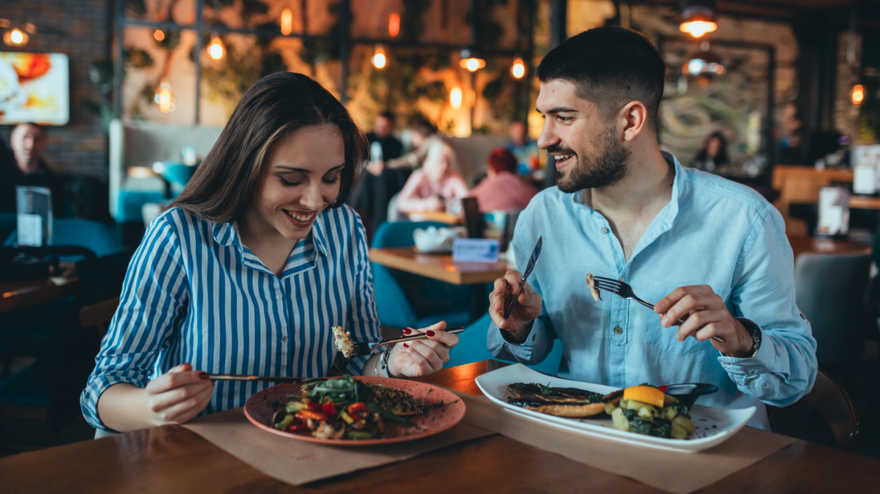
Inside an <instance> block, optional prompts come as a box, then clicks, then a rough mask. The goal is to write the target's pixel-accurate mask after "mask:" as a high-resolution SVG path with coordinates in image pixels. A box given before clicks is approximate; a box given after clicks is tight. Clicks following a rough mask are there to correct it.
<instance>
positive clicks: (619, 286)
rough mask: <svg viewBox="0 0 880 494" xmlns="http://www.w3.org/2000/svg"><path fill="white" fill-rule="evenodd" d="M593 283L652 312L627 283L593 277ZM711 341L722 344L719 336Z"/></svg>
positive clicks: (650, 306) (603, 277)
mask: <svg viewBox="0 0 880 494" xmlns="http://www.w3.org/2000/svg"><path fill="white" fill-rule="evenodd" d="M593 281H595V282H596V288H598V289H600V290H605V291H607V292H611V293H613V294H615V295H618V296H620V297H623V298H631V299H633V300H635V301H636V302H638V303H640V304H642V305H644V306H645V307H647V308H649V309H651V310H654V304H652V303H651V302H647V301H645V300H642V299H640V298H639V297H637V296H636V294H635V292H633V289H632V287H631V286H629V284H627V283H624V282H622V281H620V280H615V279H613V278H606V277H605V276H593ZM686 319H687V316H685V317H682V318H681V319H679V320H678V321H676V323H675V324H677V325H679V326H681V325H682V324H684V321H685V320H686ZM712 339H713V340H715V341H717V342H719V343H724V338H721V337H720V336H713V337H712Z"/></svg>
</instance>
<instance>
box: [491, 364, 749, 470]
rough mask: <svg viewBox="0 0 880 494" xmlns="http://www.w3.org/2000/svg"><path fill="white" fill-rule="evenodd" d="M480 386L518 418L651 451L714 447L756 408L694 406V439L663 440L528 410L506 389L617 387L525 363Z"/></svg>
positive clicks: (607, 422) (603, 422) (602, 420)
mask: <svg viewBox="0 0 880 494" xmlns="http://www.w3.org/2000/svg"><path fill="white" fill-rule="evenodd" d="M476 381H477V386H478V387H479V388H480V391H482V392H483V394H484V395H486V397H487V398H489V400H491V401H492V402H494V403H496V404H498V405H500V406H502V407H504V408H505V409H506V410H509V411H510V412H513V413H515V414H517V415H520V416H523V417H526V418H528V419H531V420H534V421H536V422H541V423H543V424H547V425H551V426H553V427H558V428H560V429H565V430H568V431H572V432H577V433H580V434H584V435H587V436H593V437H600V438H603V439H608V440H611V441H618V442H622V443H627V444H632V445H635V446H643V447H648V448H657V449H665V450H671V451H680V452H684V453H695V452H697V451H700V450H703V449H706V448H711V447H712V446H715V445H717V444H720V443H722V442H724V441H725V440H727V438H729V437H731V436H733V435H734V434H735V433H736V432H737V431H738V430H740V429H741V428H742V426H743V425H745V423H746V422H748V420H749V418H751V416H752V414H753V413H755V407H748V408H738V409H722V408H713V407H706V406H702V405H694V406H693V407H692V408H691V420H692V421H693V423H694V426H695V427H696V429H697V430H696V432H695V433H694V437H693V438H691V439H666V438H662V437H654V436H648V435H645V434H636V433H634V432H626V431H621V430H618V429H615V428H614V427H612V425H611V417H608V416H607V415H605V414H600V415H598V416H596V417H591V418H586V419H572V418H565V417H556V416H554V415H547V414H546V413H541V412H536V411H534V410H528V409H525V408H522V407H519V406H516V405H513V404H511V403H508V402H507V392H506V388H507V385H508V384H513V383H517V382H522V383H537V384H544V385H548V386H562V387H573V388H580V389H586V390H589V391H593V392H596V393H602V394H605V393H609V392H611V391H614V390H615V389H617V388H614V387H611V386H604V385H602V384H592V383H587V382H581V381H571V380H568V379H562V378H558V377H553V376H548V375H546V374H541V373H540V372H537V371H534V370H532V369H530V368H528V367H526V366H524V365H522V364H516V365H509V366H507V367H502V368H500V369H496V370H494V371H491V372H487V373H485V374H483V375H482V376H479V377H477V379H476Z"/></svg>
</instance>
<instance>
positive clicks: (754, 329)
mask: <svg viewBox="0 0 880 494" xmlns="http://www.w3.org/2000/svg"><path fill="white" fill-rule="evenodd" d="M736 320H737V321H739V322H740V323H742V325H743V326H744V327H745V328H746V331H748V332H749V336H751V337H752V350H751V352H750V353H751V354H750V355H749V357H750V358H751V357H754V356H755V355H757V354H758V349H759V348H761V328H760V327H758V325H757V324H755V323H754V322H752V320H751V319H746V318H745V317H738V318H736Z"/></svg>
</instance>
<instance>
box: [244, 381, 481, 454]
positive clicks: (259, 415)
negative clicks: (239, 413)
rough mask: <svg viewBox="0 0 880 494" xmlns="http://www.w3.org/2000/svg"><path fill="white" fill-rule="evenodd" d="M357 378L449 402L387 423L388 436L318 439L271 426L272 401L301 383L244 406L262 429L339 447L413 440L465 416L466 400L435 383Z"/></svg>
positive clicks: (255, 397)
mask: <svg viewBox="0 0 880 494" xmlns="http://www.w3.org/2000/svg"><path fill="white" fill-rule="evenodd" d="M355 379H357V380H358V381H361V382H364V383H367V384H379V385H382V386H385V387H388V388H394V389H399V390H401V391H406V392H407V393H409V394H411V395H412V396H413V397H414V398H415V399H416V401H419V402H422V403H437V402H443V403H446V405H445V406H443V407H438V408H431V409H429V410H428V411H427V412H426V413H425V414H424V415H421V416H418V417H415V418H413V419H412V420H411V423H410V424H407V425H400V424H394V423H389V422H386V427H388V426H390V427H389V430H388V431H387V432H386V436H385V437H382V438H378V439H319V438H317V437H313V436H311V435H310V434H302V433H294V432H286V431H280V430H278V429H276V428H274V427H272V424H271V421H272V413H273V410H272V403H273V402H275V401H281V402H287V401H290V400H291V398H289V397H288V396H287V395H288V394H298V393H299V389H300V388H299V386H300V385H299V384H279V385H277V386H272V387H271V388H267V389H264V390H263V391H260V392H259V393H256V394H254V395H253V396H251V397H250V398H249V399H248V401H247V403H245V405H244V414H245V416H247V418H248V420H250V421H251V423H252V424H254V425H256V426H257V427H259V428H260V429H263V430H265V431H268V432H271V433H272V434H278V435H279V436H287V437H289V438H292V439H299V440H301V441H309V442H313V443H320V444H335V445H340V446H369V445H373V444H389V443H400V442H404V441H412V440H415V439H421V438H423V437H428V436H432V435H434V434H437V433H440V432H443V431H445V430H446V429H449V428H451V427H452V426H454V425H455V424H457V423H458V422H459V421H461V419H462V418H463V417H464V412H465V405H464V401H462V399H461V398H459V397H458V396H457V395H456V394H455V393H452V392H451V391H448V390H446V389H443V388H440V387H437V386H434V385H433V384H427V383H421V382H416V381H408V380H406V379H391V378H387V377H367V376H364V377H361V376H358V377H355Z"/></svg>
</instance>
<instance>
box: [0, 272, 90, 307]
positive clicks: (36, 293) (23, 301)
mask: <svg viewBox="0 0 880 494" xmlns="http://www.w3.org/2000/svg"><path fill="white" fill-rule="evenodd" d="M77 284H78V280H77V279H75V278H74V279H73V280H71V281H68V282H67V283H65V284H62V285H57V284H55V283H53V282H51V281H49V280H48V279H45V280H33V281H0V314H2V313H4V312H10V311H13V310H17V309H23V308H26V307H31V306H34V305H37V304H42V303H44V302H49V301H52V300H57V299H59V298H61V297H63V296H65V295H67V294H68V293H72V289H73V287H75V286H76V285H77Z"/></svg>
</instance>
